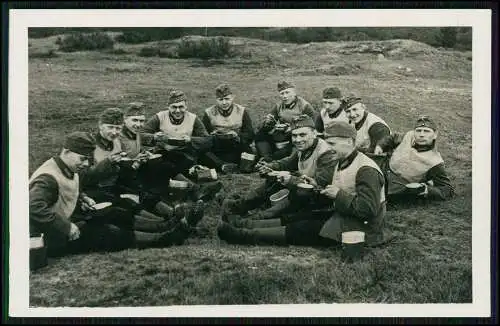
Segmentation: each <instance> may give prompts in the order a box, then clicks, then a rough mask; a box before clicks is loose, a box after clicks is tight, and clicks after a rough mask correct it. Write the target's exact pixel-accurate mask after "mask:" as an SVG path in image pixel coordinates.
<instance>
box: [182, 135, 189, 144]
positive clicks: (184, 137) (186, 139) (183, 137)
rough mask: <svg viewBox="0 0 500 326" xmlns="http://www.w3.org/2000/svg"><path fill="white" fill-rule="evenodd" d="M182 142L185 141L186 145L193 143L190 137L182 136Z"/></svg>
mask: <svg viewBox="0 0 500 326" xmlns="http://www.w3.org/2000/svg"><path fill="white" fill-rule="evenodd" d="M182 140H184V142H185V143H186V144H188V143H190V142H191V137H190V136H187V135H184V136H182Z"/></svg>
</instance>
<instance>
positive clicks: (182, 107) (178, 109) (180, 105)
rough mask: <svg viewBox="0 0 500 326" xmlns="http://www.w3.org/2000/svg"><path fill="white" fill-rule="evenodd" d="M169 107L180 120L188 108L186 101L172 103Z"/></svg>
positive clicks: (175, 117)
mask: <svg viewBox="0 0 500 326" xmlns="http://www.w3.org/2000/svg"><path fill="white" fill-rule="evenodd" d="M168 108H169V111H170V113H171V114H172V116H173V117H174V119H177V120H180V119H182V118H183V117H184V114H185V113H186V110H187V106H186V101H182V102H177V103H172V104H170V105H169V106H168Z"/></svg>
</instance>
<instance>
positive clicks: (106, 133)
mask: <svg viewBox="0 0 500 326" xmlns="http://www.w3.org/2000/svg"><path fill="white" fill-rule="evenodd" d="M122 128H123V125H112V124H109V123H99V133H100V134H101V136H102V137H103V138H104V139H107V140H110V141H113V139H115V138H116V137H118V136H119V135H120V133H121V131H122Z"/></svg>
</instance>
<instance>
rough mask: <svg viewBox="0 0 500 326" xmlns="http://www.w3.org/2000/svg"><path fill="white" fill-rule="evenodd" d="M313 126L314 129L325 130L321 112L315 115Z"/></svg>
mask: <svg viewBox="0 0 500 326" xmlns="http://www.w3.org/2000/svg"><path fill="white" fill-rule="evenodd" d="M314 124H315V126H316V130H317V131H318V132H324V131H325V126H324V124H323V119H321V114H318V115H316V119H315V123H314Z"/></svg>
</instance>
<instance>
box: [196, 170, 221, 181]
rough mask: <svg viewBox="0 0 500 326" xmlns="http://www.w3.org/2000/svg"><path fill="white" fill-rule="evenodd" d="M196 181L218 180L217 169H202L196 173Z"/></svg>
mask: <svg viewBox="0 0 500 326" xmlns="http://www.w3.org/2000/svg"><path fill="white" fill-rule="evenodd" d="M196 179H197V180H198V181H211V180H217V171H216V170H215V169H200V170H198V171H196Z"/></svg>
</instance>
